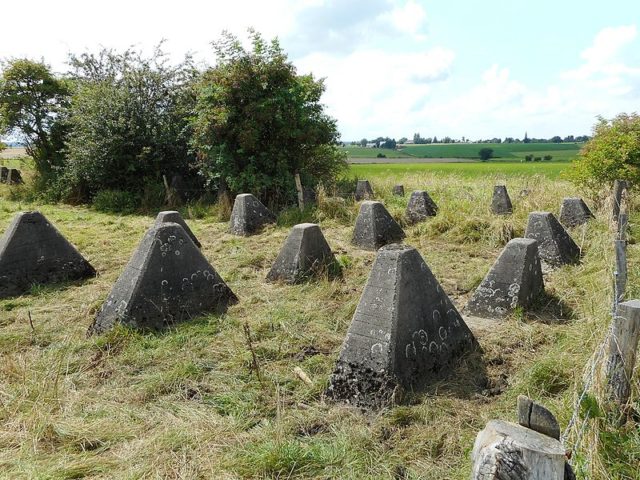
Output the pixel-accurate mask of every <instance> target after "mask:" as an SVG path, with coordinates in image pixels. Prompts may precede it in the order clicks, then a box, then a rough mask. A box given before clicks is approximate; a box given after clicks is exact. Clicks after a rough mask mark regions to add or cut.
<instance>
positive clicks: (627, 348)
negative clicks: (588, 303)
mask: <svg viewBox="0 0 640 480" xmlns="http://www.w3.org/2000/svg"><path fill="white" fill-rule="evenodd" d="M639 339H640V300H630V301H628V302H623V303H620V304H618V307H617V310H616V314H615V315H614V317H613V322H612V326H611V336H610V338H609V345H608V352H607V363H606V380H607V389H608V393H609V397H610V398H611V399H612V400H613V401H614V402H615V403H616V404H617V405H619V406H621V407H622V406H624V405H625V404H626V403H627V401H628V400H629V396H630V394H631V377H632V375H633V369H634V367H635V363H636V350H637V349H638V340H639Z"/></svg>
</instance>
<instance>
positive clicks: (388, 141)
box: [351, 133, 591, 148]
mask: <svg viewBox="0 0 640 480" xmlns="http://www.w3.org/2000/svg"><path fill="white" fill-rule="evenodd" d="M590 139H591V137H590V136H588V135H578V136H573V135H568V136H566V137H564V138H563V137H560V136H559V135H556V136H553V137H551V138H530V137H528V136H527V134H526V133H525V135H524V137H523V138H522V140H521V139H519V138H514V137H505V138H504V139H502V138H498V137H493V138H484V139H483V138H480V139H477V140H471V139H469V138H466V137H462V138H460V139H457V138H452V137H448V136H445V137H441V138H438V137H422V136H421V135H420V133H414V134H413V140H412V143H413V144H415V145H429V144H433V143H441V144H442V143H583V142H587V141H589V140H590ZM408 141H409V139H408V138H407V137H402V138H400V139H399V140H398V141H397V142H396V141H395V139H392V138H389V137H378V138H375V139H371V140H367V139H366V138H363V139H362V140H360V141H352V142H351V145H354V146H355V145H359V146H361V147H366V146H370V147H375V148H396V146H398V145H405V144H406V143H407V142H408Z"/></svg>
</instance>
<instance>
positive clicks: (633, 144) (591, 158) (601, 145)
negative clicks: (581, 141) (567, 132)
mask: <svg viewBox="0 0 640 480" xmlns="http://www.w3.org/2000/svg"><path fill="white" fill-rule="evenodd" d="M569 178H570V179H571V180H572V181H573V182H574V183H575V184H577V185H578V186H579V187H582V188H585V189H587V190H590V191H591V192H594V193H595V192H596V191H598V190H600V189H601V188H602V187H603V186H604V185H605V184H608V183H610V182H612V181H613V180H615V179H624V180H629V181H630V182H631V184H632V185H637V184H638V183H639V182H640V116H639V115H638V114H635V113H632V114H626V113H621V114H620V115H618V116H616V117H615V118H613V119H611V120H606V119H604V118H602V117H599V118H598V123H596V125H595V126H594V128H593V137H592V138H591V140H589V141H588V142H587V143H586V144H585V146H584V147H583V148H582V150H581V152H580V156H579V157H578V159H577V160H576V161H575V162H574V164H573V168H572V169H571V171H570V173H569Z"/></svg>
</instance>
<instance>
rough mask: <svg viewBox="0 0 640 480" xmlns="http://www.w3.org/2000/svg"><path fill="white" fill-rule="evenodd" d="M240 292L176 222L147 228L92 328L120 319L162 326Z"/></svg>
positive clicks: (223, 305) (219, 305)
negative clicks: (234, 288) (218, 271)
mask: <svg viewBox="0 0 640 480" xmlns="http://www.w3.org/2000/svg"><path fill="white" fill-rule="evenodd" d="M236 302H237V297H236V296H235V294H234V293H233V292H232V291H231V289H230V288H229V287H228V286H227V284H226V283H225V282H224V281H223V280H222V278H220V275H218V273H217V272H216V270H215V268H213V266H211V264H210V263H209V262H208V261H207V259H206V258H204V256H203V255H202V253H201V252H200V250H199V249H198V247H196V245H195V244H194V243H193V241H192V240H191V237H190V236H189V235H188V234H187V232H185V231H184V229H183V228H182V227H181V226H180V225H178V224H177V223H163V224H161V225H158V226H154V227H152V228H151V229H149V230H148V231H147V233H146V234H145V236H144V238H143V239H142V242H140V245H138V248H137V249H136V251H135V253H134V254H133V256H132V257H131V260H129V263H128V264H127V266H126V267H125V269H124V271H123V272H122V274H121V275H120V277H119V278H118V280H117V281H116V283H115V284H114V286H113V288H112V289H111V293H109V296H108V297H107V299H106V301H105V302H104V304H103V305H102V308H101V309H100V311H99V312H98V314H97V315H96V318H95V320H94V322H93V324H92V325H91V327H89V331H88V333H89V334H90V335H91V334H96V333H102V332H105V331H107V330H109V329H111V328H113V326H115V325H116V324H118V323H122V324H124V325H128V326H130V327H133V328H138V329H143V330H147V329H154V330H157V329H162V328H165V327H169V326H171V325H174V324H176V323H179V322H183V321H185V320H189V319H190V318H191V317H193V316H194V315H198V314H200V313H204V312H224V311H225V310H226V309H227V307H228V306H229V305H231V304H233V303H236Z"/></svg>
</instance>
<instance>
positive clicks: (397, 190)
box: [393, 185, 404, 197]
mask: <svg viewBox="0 0 640 480" xmlns="http://www.w3.org/2000/svg"><path fill="white" fill-rule="evenodd" d="M393 194H394V195H396V196H398V197H404V185H395V186H394V187H393Z"/></svg>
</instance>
